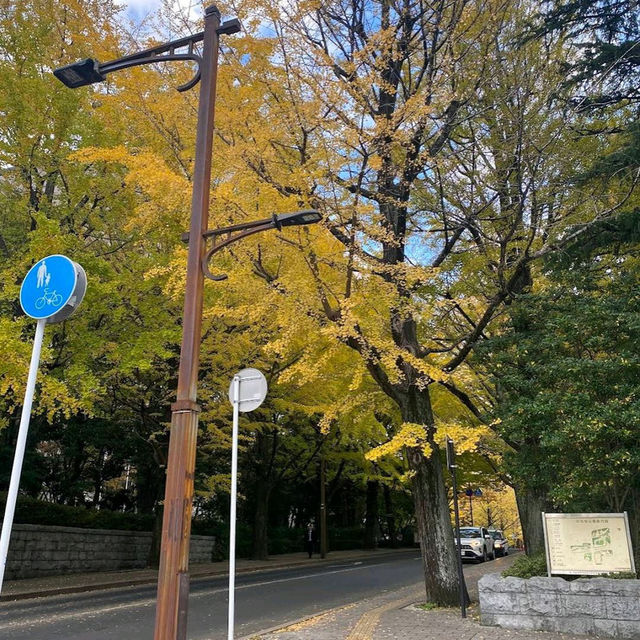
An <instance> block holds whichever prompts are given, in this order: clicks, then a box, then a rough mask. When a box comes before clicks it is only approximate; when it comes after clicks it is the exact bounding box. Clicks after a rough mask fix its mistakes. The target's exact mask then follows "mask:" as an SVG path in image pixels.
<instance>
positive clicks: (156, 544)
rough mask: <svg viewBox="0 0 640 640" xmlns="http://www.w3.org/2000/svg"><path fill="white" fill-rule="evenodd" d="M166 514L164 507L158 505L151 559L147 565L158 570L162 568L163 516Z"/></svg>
mask: <svg viewBox="0 0 640 640" xmlns="http://www.w3.org/2000/svg"><path fill="white" fill-rule="evenodd" d="M163 514H164V507H163V506H162V505H161V504H157V505H156V508H155V513H154V516H155V517H154V519H153V533H152V535H151V547H150V548H149V557H148V558H147V565H148V566H149V567H152V568H153V569H157V568H158V567H159V566H160V545H161V543H162V516H163Z"/></svg>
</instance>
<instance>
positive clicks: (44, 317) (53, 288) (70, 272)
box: [0, 255, 87, 592]
mask: <svg viewBox="0 0 640 640" xmlns="http://www.w3.org/2000/svg"><path fill="white" fill-rule="evenodd" d="M86 290H87V276H86V274H85V272H84V269H83V268H82V267H81V266H80V265H79V264H77V263H76V262H74V261H73V260H69V258H67V257H66V256H60V255H53V256H47V257H46V258H43V259H42V260H40V261H39V262H36V264H34V265H33V267H31V269H30V270H29V273H27V275H26V276H25V279H24V280H23V281H22V287H21V288H20V306H21V307H22V309H23V311H24V312H25V313H26V314H27V315H28V316H30V317H31V318H34V319H36V320H37V321H38V322H37V324H36V335H35V338H34V340H33V350H32V352H31V362H30V364H29V375H28V376H27V386H26V389H25V392H24V402H23V404H22V413H21V415H20V427H19V428H18V438H17V440H16V450H15V453H14V456H13V467H12V468H11V480H10V481H9V491H8V493H7V500H6V504H5V508H4V517H3V519H2V533H0V592H1V591H2V584H3V581H4V571H5V568H6V566H7V553H8V551H9V540H10V539H11V528H12V526H13V516H14V514H15V509H16V500H17V498H18V488H19V485H20V474H21V473H22V463H23V461H24V452H25V448H26V445H27V434H28V431H29V420H30V418H31V405H32V404H33V396H34V393H35V389H36V378H37V375H38V365H39V363H40V352H41V350H42V341H43V339H44V327H45V325H46V324H49V323H52V322H61V321H62V320H65V319H66V318H68V317H69V316H70V315H71V314H72V313H73V312H74V311H75V310H76V308H77V307H78V305H79V304H80V303H81V302H82V298H84V293H85V291H86Z"/></svg>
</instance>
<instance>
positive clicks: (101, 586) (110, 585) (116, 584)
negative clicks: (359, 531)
mask: <svg viewBox="0 0 640 640" xmlns="http://www.w3.org/2000/svg"><path fill="white" fill-rule="evenodd" d="M406 550H407V551H410V550H412V549H410V548H408V547H407V549H406ZM402 551H404V549H399V550H398V549H396V550H394V551H384V552H380V553H372V554H371V555H363V556H356V557H353V558H341V559H337V558H331V557H327V558H324V559H318V560H317V561H316V562H317V563H318V564H327V563H329V562H339V561H344V562H351V561H354V560H358V559H361V558H382V557H385V556H392V555H396V554H398V553H402ZM305 565H308V561H307V560H299V561H298V560H296V561H295V562H289V563H287V564H274V565H273V566H271V567H266V566H262V567H257V568H254V567H244V568H241V569H238V568H236V575H238V574H247V573H261V572H266V571H273V570H275V569H293V568H295V567H300V566H305ZM314 566H315V565H314ZM71 575H72V574H71ZM226 575H228V571H227V570H224V571H221V570H219V569H213V570H211V571H206V572H203V573H199V574H196V575H192V576H191V579H190V581H191V582H196V581H199V580H204V579H207V578H212V577H215V576H226ZM157 582H158V577H157V575H156V576H149V577H147V578H131V579H123V580H120V581H111V582H104V583H95V584H85V585H81V584H75V585H70V586H67V587H54V588H51V589H34V590H33V591H25V592H22V593H15V594H7V595H2V596H0V602H3V603H4V602H15V601H16V600H29V599H31V598H47V597H49V596H59V595H68V594H72V593H88V592H91V591H102V590H109V589H119V588H126V587H136V586H141V585H147V584H156V583H157ZM310 617H313V616H310ZM291 624H294V623H291ZM254 636H255V634H254Z"/></svg>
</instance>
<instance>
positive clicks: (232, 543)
mask: <svg viewBox="0 0 640 640" xmlns="http://www.w3.org/2000/svg"><path fill="white" fill-rule="evenodd" d="M232 388H233V391H232V398H233V400H232V402H233V437H232V445H231V513H230V515H229V620H228V630H227V640H233V623H234V616H235V582H236V501H237V487H238V419H239V413H240V376H234V377H233V383H232Z"/></svg>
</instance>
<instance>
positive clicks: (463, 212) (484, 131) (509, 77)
mask: <svg viewBox="0 0 640 640" xmlns="http://www.w3.org/2000/svg"><path fill="white" fill-rule="evenodd" d="M535 9H536V7H535V6H534V5H533V4H532V3H528V2H492V1H487V2H464V1H463V2H437V3H433V4H431V5H429V6H424V5H423V4H422V3H418V2H411V1H409V0H407V1H405V2H393V1H392V0H379V1H370V0H361V1H359V2H355V3H353V2H350V3H344V2H340V1H336V2H331V3H318V2H314V1H310V2H304V3H300V2H296V3H286V2H285V3H280V4H279V5H278V6H277V8H276V7H274V6H272V5H269V4H260V3H255V2H247V3H245V4H243V5H241V15H240V17H241V18H242V19H244V18H245V15H246V17H247V20H245V24H248V25H249V26H250V25H251V18H252V17H253V18H254V19H255V23H254V24H255V27H256V30H257V31H259V33H260V37H258V38H253V39H251V38H249V37H247V38H245V39H244V41H242V42H240V43H239V44H238V47H237V50H236V52H235V53H236V60H235V63H234V64H231V65H230V68H229V69H227V70H226V74H227V75H226V76H225V79H226V82H225V83H223V85H222V86H223V88H222V95H223V96H225V97H224V98H223V100H222V109H221V111H219V113H220V116H219V129H220V130H219V138H220V140H221V141H222V144H224V145H226V147H227V149H226V150H225V151H224V159H225V162H226V165H225V168H226V171H227V172H231V173H233V176H234V179H233V182H230V183H228V186H227V187H226V188H225V189H226V193H227V194H228V196H226V197H228V200H229V202H230V203H232V202H233V203H237V202H241V201H243V200H244V201H246V200H247V199H248V198H250V197H253V198H254V202H259V201H260V198H262V197H265V196H267V197H269V198H270V199H271V201H272V202H274V201H275V202H279V206H281V207H284V206H287V205H288V204H289V203H295V204H296V205H298V206H300V205H308V204H312V205H313V206H315V207H317V208H320V209H322V210H323V211H324V213H325V220H326V228H327V231H328V232H329V234H330V237H327V236H320V235H319V234H318V233H317V232H316V231H313V232H310V233H305V232H300V233H298V234H297V237H295V238H293V239H292V238H290V237H289V238H286V239H283V240H281V241H280V247H279V248H278V244H277V243H275V244H274V243H269V244H267V242H262V241H261V242H260V243H259V244H248V245H247V246H246V247H245V248H244V249H243V250H242V256H243V257H244V259H245V260H247V261H250V262H252V264H253V268H254V271H255V273H257V274H258V275H259V276H261V277H262V279H263V280H264V284H265V285H266V286H265V287H263V288H260V291H261V292H263V294H262V295H263V296H264V299H265V300H267V299H269V296H271V297H273V296H278V297H279V298H280V299H281V301H282V302H281V303H280V304H282V305H283V306H284V308H289V309H291V308H295V305H294V303H293V302H292V301H291V300H292V299H293V298H294V297H295V298H296V300H297V303H295V304H297V308H298V309H302V308H304V313H305V314H306V316H307V317H311V318H315V319H316V321H317V324H318V331H321V332H322V333H323V334H324V335H326V336H331V337H332V338H333V339H334V340H337V341H338V342H341V343H343V344H345V345H347V346H349V347H350V348H352V349H353V350H355V351H356V352H357V353H359V354H360V356H361V357H362V360H363V363H364V366H365V367H366V370H367V373H368V374H369V375H370V376H371V377H372V379H373V380H374V381H375V382H376V384H377V385H378V386H379V388H380V389H381V390H382V391H383V392H384V393H385V394H386V395H387V396H388V397H389V398H390V399H391V400H392V401H393V402H394V403H395V404H396V406H397V407H398V410H399V412H400V414H401V417H402V424H401V425H400V427H399V430H398V432H397V433H396V435H395V438H394V439H393V440H392V441H391V442H390V444H388V445H387V449H386V451H387V452H388V453H390V452H392V451H393V450H394V449H397V448H398V447H401V446H402V447H404V450H405V454H406V456H407V460H408V462H409V466H410V468H411V473H412V487H413V494H414V502H415V509H416V519H417V523H418V528H419V534H420V539H421V542H422V548H423V550H424V553H423V565H424V574H425V583H426V594H427V598H428V599H429V600H431V601H434V602H439V603H453V602H455V601H456V599H457V593H458V590H457V575H456V571H455V551H454V545H453V539H452V534H451V527H450V520H449V507H448V503H447V500H446V494H445V485H444V481H443V477H442V470H441V461H440V448H439V446H438V442H437V440H436V436H435V434H436V428H435V426H436V425H435V420H434V415H433V409H432V404H431V389H432V388H433V386H434V385H441V386H443V387H444V388H446V389H447V390H448V391H449V392H450V393H451V394H453V395H454V396H455V397H457V398H458V399H459V400H461V401H462V402H463V403H464V404H465V405H466V406H468V407H469V408H470V410H472V411H473V412H475V413H476V414H477V415H478V416H479V415H480V414H481V409H482V403H483V396H482V393H480V394H478V395H477V396H476V395H475V394H473V393H471V392H470V391H469V388H472V389H476V388H479V387H481V385H478V384H477V379H476V378H475V376H474V374H473V373H472V372H471V371H470V370H469V369H468V367H467V366H466V360H467V357H468V356H469V354H470V353H471V351H472V350H473V349H474V346H475V345H476V344H477V343H478V342H479V341H481V340H483V339H484V338H485V337H486V335H487V333H489V332H490V331H491V327H492V323H493V321H494V320H495V319H496V318H497V317H498V316H499V314H500V312H501V310H502V309H503V307H504V305H505V304H506V303H508V302H509V301H510V300H511V299H512V298H513V296H515V295H517V294H518V293H520V292H522V291H525V290H526V289H527V288H528V287H529V286H530V284H531V281H532V271H531V265H532V263H533V262H534V261H535V260H536V259H539V258H540V257H542V256H543V255H546V254H548V253H551V252H553V251H556V250H557V249H558V248H560V247H562V246H563V244H565V243H566V242H568V241H570V240H571V239H572V238H575V237H577V236H579V235H580V234H581V233H582V232H583V230H584V229H585V228H586V227H587V226H588V225H589V224H591V223H592V222H593V221H594V220H597V219H600V218H604V217H606V216H608V215H611V214H613V213H614V212H615V211H616V209H617V207H618V206H619V203H620V202H623V201H624V200H625V199H626V198H627V197H628V193H629V190H628V189H627V187H624V188H620V189H616V188H615V187H613V188H612V189H611V190H609V191H608V192H607V193H606V194H602V193H601V192H599V191H598V190H597V189H595V188H589V187H588V186H586V185H583V186H582V187H580V188H579V187H578V186H577V185H575V184H570V179H571V176H572V175H573V173H574V172H575V171H576V170H579V169H580V167H585V166H586V165H587V162H588V158H589V156H590V155H596V154H597V153H599V151H601V150H602V148H603V145H604V144H605V143H603V142H602V141H601V140H600V139H599V138H597V137H594V138H592V139H589V140H585V139H576V137H575V136H573V135H572V131H571V125H572V122H574V121H575V119H576V118H578V117H579V116H578V114H577V113H576V112H575V111H573V110H571V109H570V108H569V109H562V108H559V106H558V103H557V102H555V101H554V98H555V97H556V91H559V90H560V87H561V83H562V79H563V78H562V74H561V70H560V64H559V63H560V61H561V60H562V59H563V56H564V55H565V49H564V45H563V42H562V40H561V38H556V39H553V38H551V39H547V40H532V41H530V42H528V43H526V44H524V43H520V42H518V37H517V36H518V34H519V33H521V32H522V30H523V29H524V26H525V24H526V23H527V20H528V19H529V18H530V17H531V16H532V14H533V12H534V11H535ZM243 12H245V14H244V15H243ZM256 16H259V17H258V18H256ZM265 33H269V34H270V35H271V36H272V37H270V38H268V37H265ZM516 43H517V44H516ZM254 45H255V46H254ZM227 92H228V93H227ZM265 123H268V126H265ZM250 174H253V176H251V175H250ZM238 184H242V185H243V187H244V186H248V185H252V189H251V190H248V189H243V190H242V191H243V193H242V194H239V193H237V192H235V191H234V188H235V186H236V185H238ZM222 188H223V187H222V186H221V189H222ZM221 193H222V192H221ZM278 197H279V199H278ZM586 203H588V205H587V204H586ZM248 210H250V207H248V206H247V205H242V207H241V208H240V209H239V211H238V213H239V215H240V216H243V215H245V213H246V211H248ZM292 249H293V250H297V251H298V252H299V253H300V254H301V256H302V257H303V259H304V260H305V262H306V265H307V271H306V274H305V273H301V272H300V269H299V268H295V269H293V268H292V267H291V265H292V264H295V262H293V258H290V259H289V258H286V257H285V256H291V250H292ZM256 287H257V285H256ZM286 298H289V300H288V301H287V300H286ZM303 305H304V306H303ZM306 364H307V365H308V366H312V363H311V362H310V361H309V362H307V363H306ZM300 366H302V365H300ZM434 548H435V549H437V550H438V553H436V554H433V553H430V550H431V549H434Z"/></svg>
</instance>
